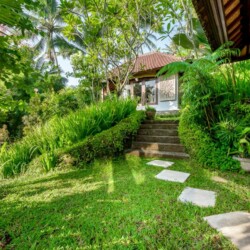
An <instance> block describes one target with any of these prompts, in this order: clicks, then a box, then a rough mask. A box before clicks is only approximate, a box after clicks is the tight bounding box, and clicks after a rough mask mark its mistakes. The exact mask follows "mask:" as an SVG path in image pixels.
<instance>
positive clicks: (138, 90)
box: [134, 82, 142, 103]
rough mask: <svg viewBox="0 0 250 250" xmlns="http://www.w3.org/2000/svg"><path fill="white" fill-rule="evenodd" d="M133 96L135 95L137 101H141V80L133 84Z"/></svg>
mask: <svg viewBox="0 0 250 250" xmlns="http://www.w3.org/2000/svg"><path fill="white" fill-rule="evenodd" d="M134 97H137V98H138V102H139V103H141V98H142V84H141V82H140V83H139V82H138V83H135V84H134Z"/></svg>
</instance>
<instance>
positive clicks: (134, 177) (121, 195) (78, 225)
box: [0, 156, 250, 249]
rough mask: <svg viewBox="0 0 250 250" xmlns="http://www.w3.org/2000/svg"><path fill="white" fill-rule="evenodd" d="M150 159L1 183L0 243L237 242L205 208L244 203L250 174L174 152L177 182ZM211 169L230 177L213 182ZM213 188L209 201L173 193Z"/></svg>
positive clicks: (180, 245) (249, 198) (175, 245)
mask: <svg viewBox="0 0 250 250" xmlns="http://www.w3.org/2000/svg"><path fill="white" fill-rule="evenodd" d="M149 160H152V159H145V158H138V157H134V156H127V157H126V158H119V159H117V160H113V161H111V160H106V161H98V162H95V163H94V164H93V165H91V166H87V167H83V168H82V169H76V170H73V169H69V170H63V171H58V170H57V171H56V172H51V173H49V174H47V175H44V176H42V177H39V178H38V177H30V176H23V177H21V178H19V179H16V180H1V183H0V242H1V243H0V248H1V245H2V247H5V248H6V249H236V248H235V247H234V246H233V245H232V244H231V243H230V241H229V240H227V239H226V238H224V237H223V236H222V235H221V234H219V233H218V232H216V231H215V230H214V229H212V228H211V227H210V226H209V225H208V224H207V223H206V222H205V221H204V220H203V217H204V216H208V215H212V214H218V213H224V212H230V211H239V210H244V211H250V194H249V192H250V191H249V189H250V175H249V174H248V175H247V174H239V173H221V172H216V171H212V170H208V169H203V168H200V167H198V166H196V165H195V164H194V163H192V162H189V161H187V160H176V161H175V164H174V165H173V166H171V167H170V168H169V169H173V170H180V171H184V172H189V173H191V176H190V177H189V179H188V180H187V181H186V182H185V183H183V184H181V183H173V182H165V181H161V180H157V179H156V178H155V175H156V174H158V173H159V172H160V171H162V168H159V167H154V166H148V165H146V162H148V161H149ZM212 176H220V177H223V178H225V179H226V180H228V182H227V183H218V182H215V181H213V180H211V177H212ZM187 186H188V187H195V188H202V189H207V190H212V191H215V192H217V201H216V206H215V208H200V207H197V206H193V205H191V204H183V203H181V202H178V201H177V198H178V196H179V195H180V194H181V192H182V190H183V189H184V188H185V187H187Z"/></svg>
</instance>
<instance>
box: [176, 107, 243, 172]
mask: <svg viewBox="0 0 250 250" xmlns="http://www.w3.org/2000/svg"><path fill="white" fill-rule="evenodd" d="M189 117H190V111H189V109H188V107H186V108H185V109H184V110H183V111H182V115H181V119H180V122H179V136H180V140H181V142H182V144H183V145H184V146H185V148H186V150H187V152H188V153H189V155H190V157H191V158H192V159H193V160H195V161H196V162H197V163H198V164H200V165H201V166H204V167H208V168H212V169H219V170H222V171H225V170H231V171H238V170H239V169H240V164H239V162H238V161H236V160H234V159H233V158H232V157H231V156H228V155H227V150H226V149H225V148H222V147H218V145H216V143H215V142H214V141H213V140H212V138H211V137H210V136H209V134H208V133H206V131H205V130H203V129H202V127H201V126H199V125H197V124H196V123H194V122H193V121H190V119H189Z"/></svg>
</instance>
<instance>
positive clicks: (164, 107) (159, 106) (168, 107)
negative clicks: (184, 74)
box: [123, 74, 179, 112]
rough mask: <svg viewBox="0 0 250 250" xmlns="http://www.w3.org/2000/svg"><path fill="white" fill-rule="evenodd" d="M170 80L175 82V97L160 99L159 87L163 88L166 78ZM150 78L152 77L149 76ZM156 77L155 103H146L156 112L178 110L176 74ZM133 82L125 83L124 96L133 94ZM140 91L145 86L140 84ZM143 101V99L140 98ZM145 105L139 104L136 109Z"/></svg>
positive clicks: (141, 108)
mask: <svg viewBox="0 0 250 250" xmlns="http://www.w3.org/2000/svg"><path fill="white" fill-rule="evenodd" d="M171 78H173V79H172V80H173V81H174V84H175V98H169V99H171V100H162V97H161V91H160V89H161V87H162V88H164V85H163V84H166V80H170V79H171ZM151 79H152V78H151ZM155 79H156V103H155V104H148V105H149V106H151V107H154V108H155V109H156V111H158V112H166V111H176V110H179V105H178V103H179V93H178V92H179V88H178V87H179V86H178V75H177V74H176V75H174V76H172V77H170V78H169V79H163V78H162V77H160V78H155ZM133 84H139V83H136V82H135V83H133ZM133 84H130V85H126V86H125V88H124V94H123V96H124V97H128V96H134V88H133ZM142 92H143V93H144V92H145V86H142ZM142 102H143V100H142ZM145 107H146V105H142V104H139V105H138V107H137V109H138V110H144V109H145Z"/></svg>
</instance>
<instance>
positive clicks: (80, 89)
mask: <svg viewBox="0 0 250 250" xmlns="http://www.w3.org/2000/svg"><path fill="white" fill-rule="evenodd" d="M176 10H178V11H176ZM176 27H178V28H176ZM157 37H158V40H157ZM159 37H160V38H159ZM159 40H162V41H170V42H169V44H168V45H166V48H165V50H167V52H168V53H170V54H174V55H176V56H178V57H181V58H183V60H182V61H181V62H177V63H173V64H169V65H167V66H166V67H164V68H163V69H162V70H161V71H160V72H159V75H162V74H165V75H166V76H168V75H172V74H175V73H181V75H182V77H181V79H180V83H181V85H180V91H181V93H180V96H181V107H182V108H181V112H180V113H179V114H172V115H168V116H166V115H157V116H156V118H155V119H156V120H160V121H162V120H178V121H179V136H180V139H181V142H182V143H183V145H184V146H185V148H186V151H187V152H188V153H189V155H190V160H175V164H174V165H173V166H171V167H170V169H172V170H179V171H184V172H188V173H190V174H191V176H190V178H189V179H188V181H187V182H185V183H184V184H180V183H174V182H164V181H159V180H156V178H155V175H156V174H158V173H159V172H160V170H159V168H157V167H152V166H148V165H146V163H147V162H148V161H149V160H151V159H145V158H140V157H134V156H128V155H126V154H125V150H126V149H127V148H129V147H130V146H131V139H132V138H133V137H134V136H135V135H136V133H137V131H138V129H139V127H140V125H141V123H142V122H143V120H144V119H145V113H144V112H143V111H136V106H137V100H136V99H130V98H128V99H124V98H121V96H122V92H123V89H124V86H125V84H126V83H127V82H128V81H129V79H130V77H131V75H132V69H133V66H134V63H135V60H134V59H135V58H137V57H138V55H139V54H140V53H142V52H144V51H145V48H146V49H147V50H156V49H157V42H159ZM230 45H231V44H230V43H228V44H225V45H224V46H222V47H221V48H219V49H218V50H217V51H215V52H213V53H212V51H211V49H210V46H209V44H208V41H207V39H206V37H205V34H204V32H203V30H202V28H201V24H200V22H199V20H198V18H197V16H196V14H195V12H194V9H193V7H192V4H191V1H190V0H178V1H174V0H169V1H161V0H153V1H151V0H135V1H127V0H120V1H116V0H109V1H106V0H95V1H94V0H86V1H68V0H61V1H56V0H13V1H7V0H0V58H1V60H0V211H1V213H0V248H3V249H235V247H234V246H233V245H232V244H231V243H230V241H228V240H227V239H225V238H224V237H223V236H222V235H221V234H219V233H218V232H216V231H215V230H213V229H211V228H210V227H209V226H208V224H207V223H206V222H204V220H203V217H204V216H208V215H212V214H217V213H218V214H219V213H223V212H230V211H237V210H244V211H249V210H250V202H249V201H250V193H249V187H250V186H249V183H250V175H249V174H248V173H246V172H244V171H242V170H241V169H240V163H239V162H238V161H236V160H234V159H233V156H241V157H244V158H249V157H250V61H249V60H248V61H242V62H236V63H235V62H234V63H233V62H232V61H231V59H232V57H233V56H235V55H237V53H238V51H237V50H231V49H230ZM62 58H64V59H65V58H66V59H67V60H70V62H69V61H68V63H70V64H71V66H72V68H73V71H72V72H71V73H69V72H63V69H62V68H61V66H60V60H62ZM122 62H123V63H122ZM124 62H125V63H124ZM113 69H116V70H113ZM72 76H73V77H75V78H77V79H78V80H79V85H78V86H74V87H70V86H68V85H67V81H68V79H69V77H72ZM110 83H112V84H113V86H114V89H110ZM149 109H150V107H149ZM151 109H152V108H151ZM215 176H217V177H218V176H219V177H221V178H223V181H222V182H219V181H218V178H217V181H215V180H213V179H212V177H215ZM220 180H221V179H220ZM186 186H189V187H196V188H201V189H205V190H213V191H215V192H216V193H217V200H216V206H215V208H199V207H196V206H193V205H191V204H182V203H180V202H178V201H177V197H178V196H179V195H180V193H181V191H182V190H183V188H184V187H186Z"/></svg>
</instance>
